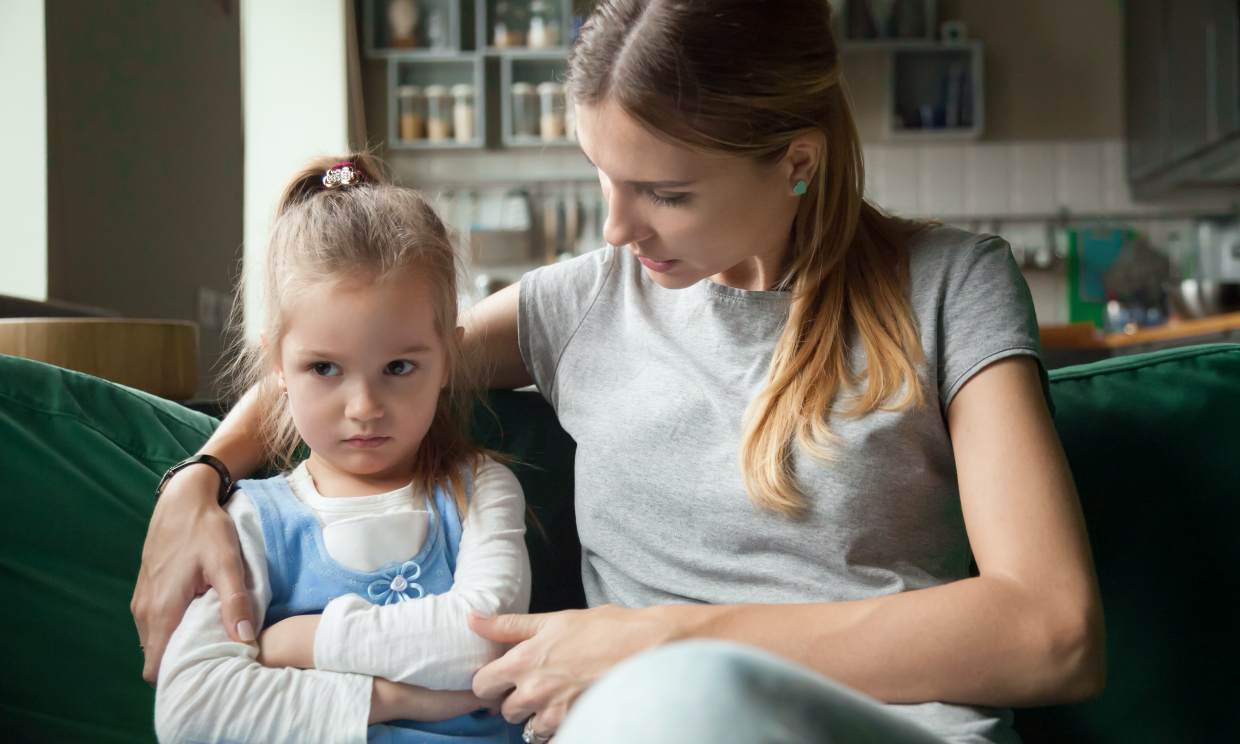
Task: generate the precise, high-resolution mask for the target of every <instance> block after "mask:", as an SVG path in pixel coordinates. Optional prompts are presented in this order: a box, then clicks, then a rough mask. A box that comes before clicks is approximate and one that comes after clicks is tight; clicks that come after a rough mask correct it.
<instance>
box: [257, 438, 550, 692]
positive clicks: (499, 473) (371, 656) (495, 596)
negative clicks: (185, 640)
mask: <svg viewBox="0 0 1240 744" xmlns="http://www.w3.org/2000/svg"><path fill="white" fill-rule="evenodd" d="M529 602H530V563H529V555H528V553H527V552H526V548H525V499H524V497H523V496H522V493H521V484H520V483H519V482H517V478H516V476H514V475H513V474H512V471H510V470H509V469H508V468H506V467H504V466H503V465H500V464H499V463H496V462H494V461H493V460H489V459H488V460H487V461H486V462H485V463H484V464H483V465H482V466H481V467H480V468H479V469H478V474H477V477H476V478H475V481H474V493H473V497H472V499H471V500H470V506H469V515H468V517H467V518H466V520H465V521H464V532H463V533H462V535H461V547H460V553H459V555H458V556H457V565H456V573H455V575H454V578H453V584H452V588H451V589H450V590H449V591H447V592H445V593H443V594H433V595H428V596H426V597H422V598H421V599H415V600H411V601H408V602H401V603H399V604H392V605H386V606H376V605H372V604H371V603H369V602H367V601H366V600H364V599H362V598H360V597H357V596H355V595H347V596H344V597H338V598H336V599H334V600H332V601H331V602H330V603H329V604H328V605H327V608H326V609H324V611H323V614H322V615H318V616H305V617H297V618H289V619H287V620H284V621H282V622H280V623H276V624H275V625H273V626H272V627H271V628H269V629H268V630H267V631H266V632H264V633H263V638H262V647H263V654H264V657H265V662H264V663H268V664H272V665H278V666H298V667H306V668H309V667H314V668H318V669H323V670H331V671H337V672H355V673H361V674H367V675H373V676H375V677H383V678H386V679H390V680H395V681H397V682H404V683H406V684H414V685H419V686H422V687H427V688H431V689H436V690H462V689H468V688H469V687H470V684H471V682H472V681H473V676H474V673H475V672H477V671H478V669H479V667H481V666H482V665H483V664H486V663H487V662H489V661H491V660H493V659H495V658H496V657H497V656H498V655H499V654H500V652H501V651H502V648H500V647H499V646H498V645H497V644H494V643H492V642H491V641H488V640H487V639H485V638H482V637H481V636H479V635H477V634H476V633H474V632H473V631H472V630H471V629H470V628H469V625H468V623H467V616H468V614H469V613H470V612H477V613H482V614H486V615H495V614H499V613H523V612H525V611H526V610H527V609H529Z"/></svg>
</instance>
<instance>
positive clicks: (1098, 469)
mask: <svg viewBox="0 0 1240 744" xmlns="http://www.w3.org/2000/svg"><path fill="white" fill-rule="evenodd" d="M1051 390H1052V394H1053V396H1054V401H1055V407H1056V417H1055V420H1056V425H1057V427H1058V429H1059V433H1060V436H1061V437H1062V439H1063V443H1064V446H1065V448H1066V449H1067V452H1068V457H1069V459H1070V460H1071V464H1072V470H1073V473H1074V474H1075V476H1076V480H1077V484H1078V487H1079V490H1080V493H1081V497H1082V501H1083V504H1084V509H1085V514H1086V519H1087V521H1088V524H1089V529H1090V535H1091V539H1092V542H1093V549H1094V555H1095V558H1096V562H1097V567H1098V575H1099V579H1100V582H1101V586H1102V594H1103V601H1104V604H1105V609H1106V616H1107V631H1108V638H1107V648H1108V660H1109V680H1108V686H1107V689H1106V692H1105V693H1104V694H1103V695H1102V696H1101V697H1099V698H1098V699H1096V700H1094V701H1091V702H1088V703H1084V704H1081V705H1073V706H1061V707H1052V708H1043V709H1034V710H1022V711H1018V713H1017V724H1018V728H1019V729H1020V731H1021V733H1022V735H1023V736H1024V738H1025V740H1026V741H1027V742H1052V741H1053V742H1091V741H1097V742H1124V743H1125V744H1129V743H1131V742H1141V741H1151V742H1169V741H1215V740H1219V739H1221V738H1229V737H1226V733H1225V732H1226V731H1227V730H1229V729H1230V725H1228V724H1226V723H1225V719H1224V717H1223V716H1222V713H1223V712H1224V711H1226V710H1228V707H1227V706H1228V704H1229V703H1231V702H1233V701H1234V700H1235V699H1236V697H1237V696H1236V692H1237V688H1238V685H1237V683H1236V681H1235V680H1236V671H1237V670H1236V661H1237V659H1240V654H1237V652H1236V651H1235V650H1234V645H1233V644H1234V642H1235V640H1234V638H1233V631H1234V630H1236V629H1237V628H1240V623H1238V622H1237V618H1236V611H1235V610H1233V609H1231V608H1232V607H1234V604H1233V602H1234V595H1235V591H1234V590H1235V589H1236V588H1237V584H1238V582H1237V581H1236V579H1235V578H1233V577H1234V575H1235V574H1234V573H1233V569H1234V568H1236V567H1237V566H1238V565H1240V561H1237V557H1238V555H1240V550H1238V549H1237V547H1236V546H1237V541H1236V540H1235V539H1234V538H1233V534H1234V532H1235V528H1236V517H1237V514H1240V508H1238V505H1237V501H1238V500H1240V499H1237V497H1240V345H1229V344H1217V345H1210V346H1198V347H1190V348H1186V349H1175V350H1169V351H1162V352H1156V353H1151V354H1145V355H1140V356H1134V357H1127V358H1120V359H1112V360H1107V361H1104V362H1098V363H1094V364H1090V365H1084V366H1080V367H1069V368H1065V369H1061V370H1056V371H1055V372H1053V373H1052V375H1051ZM491 407H492V410H493V411H494V413H491V412H489V411H487V410H484V409H482V408H480V409H479V413H478V416H477V421H476V431H477V433H478V435H479V436H480V437H481V438H482V439H483V440H484V441H485V442H486V443H488V444H489V445H490V446H492V447H494V448H496V449H499V450H502V451H505V452H509V453H512V454H513V455H514V456H515V457H516V458H517V462H515V463H514V465H513V469H514V470H515V471H516V472H517V474H518V476H519V478H520V479H521V481H522V484H523V485H524V487H525V492H526V495H527V497H528V499H529V502H530V504H531V506H532V508H533V511H534V513H535V514H536V516H537V518H538V522H539V527H540V528H539V529H531V530H530V537H529V547H530V553H531V557H532V559H533V562H534V579H535V584H534V599H533V605H534V606H533V609H534V610H535V611H540V610H552V609H557V608H564V607H573V606H581V604H582V591H581V584H580V578H579V572H578V564H577V562H578V559H579V551H580V547H579V544H578V542H577V538H576V530H575V527H574V523H573V511H572V500H571V492H572V454H573V443H572V440H571V439H569V438H568V437H567V435H565V433H564V432H563V431H562V430H561V429H560V428H559V426H558V425H557V423H556V420H555V417H554V415H553V414H552V412H551V410H550V408H549V407H548V406H547V404H546V403H545V402H544V401H543V400H542V398H541V397H539V396H538V395H537V394H534V393H528V392H525V393H522V392H502V393H495V394H494V395H493V396H492V399H491ZM216 424H217V422H216V421H215V420H214V419H212V418H210V417H208V416H206V415H203V414H200V413H196V412H194V411H191V410H189V409H186V408H183V407H181V406H178V405H176V404H174V403H170V402H168V401H165V400H160V399H158V398H154V397H151V396H149V395H145V394H143V393H140V392H137V391H134V390H131V389H128V388H123V387H120V386H117V385H113V384H110V383H106V382H103V381H100V380H97V379H94V378H91V377H88V376H86V375H82V374H78V373H75V372H70V371H66V370H62V369H58V368H55V367H50V366H47V365H43V364H39V363H37V362H31V361H27V360H23V359H17V358H14V357H3V356H0V475H2V476H3V479H2V481H0V483H2V484H3V485H2V486H0V488H2V489H3V491H2V493H3V499H4V517H3V521H2V522H0V524H2V525H3V526H2V527H0V596H2V597H3V598H4V600H5V608H4V611H3V626H2V627H0V631H2V637H3V639H4V651H3V656H2V658H3V673H0V732H3V738H4V740H5V741H10V742H11V741H22V742H25V741H30V742H36V741H37V742H49V741H55V742H61V741H89V742H138V741H146V740H151V739H153V731H152V726H151V706H152V700H153V693H152V690H151V688H149V687H148V686H147V685H146V684H145V683H143V681H142V679H141V676H140V673H141V666H142V665H141V653H140V651H139V649H138V639H137V634H136V632H135V630H134V626H133V622H132V620H131V618H130V615H129V606H128V605H129V597H130V592H131V588H132V585H133V581H134V578H135V576H136V574H137V570H138V563H139V556H140V552H141V546H142V539H143V535H144V533H145V529H146V524H147V519H148V517H149V516H150V511H151V507H152V498H151V491H152V488H153V486H154V485H155V482H156V479H157V477H158V475H159V474H160V473H161V472H162V471H163V470H164V469H165V468H167V467H168V466H169V465H171V464H173V463H174V462H176V461H177V460H180V459H181V458H183V457H185V456H186V455H188V454H189V453H191V452H192V451H194V450H195V449H196V448H197V447H198V446H199V445H200V444H201V443H202V442H203V440H204V439H206V437H207V436H208V435H209V434H210V432H211V431H212V429H213V428H214V427H215V426H216Z"/></svg>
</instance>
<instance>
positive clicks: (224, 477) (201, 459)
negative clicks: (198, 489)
mask: <svg viewBox="0 0 1240 744" xmlns="http://www.w3.org/2000/svg"><path fill="white" fill-rule="evenodd" d="M190 465H209V466H211V469H212V470H214V471H215V472H216V473H218V474H219V476H220V495H219V504H220V506H223V505H224V504H227V503H228V499H229V497H231V496H232V495H233V491H236V490H237V484H236V483H233V479H232V474H231V473H229V472H228V466H227V465H225V464H224V463H223V462H222V461H221V460H220V459H219V458H218V457H213V456H211V455H194V456H193V457H190V458H186V459H184V460H182V461H180V462H178V463H177V464H176V465H173V466H172V467H170V468H168V472H166V473H164V477H162V478H160V479H159V485H157V486H155V500H156V501H158V500H159V494H161V493H163V490H164V486H165V485H166V484H167V483H168V481H169V480H170V479H171V478H172V476H173V475H175V474H176V473H178V472H179V471H181V470H184V469H185V468H188V467H189V466H190Z"/></svg>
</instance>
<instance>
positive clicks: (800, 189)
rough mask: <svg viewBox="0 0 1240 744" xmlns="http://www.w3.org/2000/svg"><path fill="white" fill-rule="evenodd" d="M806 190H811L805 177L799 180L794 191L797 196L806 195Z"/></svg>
mask: <svg viewBox="0 0 1240 744" xmlns="http://www.w3.org/2000/svg"><path fill="white" fill-rule="evenodd" d="M806 191H809V184H808V183H806V182H805V179H801V180H799V181H797V183H796V185H795V186H793V187H792V193H794V194H796V195H797V196H805V192H806Z"/></svg>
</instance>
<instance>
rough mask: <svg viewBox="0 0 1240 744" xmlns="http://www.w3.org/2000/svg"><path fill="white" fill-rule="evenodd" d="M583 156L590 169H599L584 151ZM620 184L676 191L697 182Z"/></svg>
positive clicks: (629, 182)
mask: <svg viewBox="0 0 1240 744" xmlns="http://www.w3.org/2000/svg"><path fill="white" fill-rule="evenodd" d="M581 156H582V157H584V158H585V159H586V162H587V163H589V164H590V167H592V168H595V169H597V168H598V166H597V165H595V164H594V161H593V160H591V159H590V156H589V155H586V153H585V151H584V150H582V151H581ZM620 183H627V184H629V185H630V186H637V187H638V188H644V189H669V188H671V189H674V188H678V187H682V186H690V185H692V184H694V183H696V182H695V181H621V182H620Z"/></svg>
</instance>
